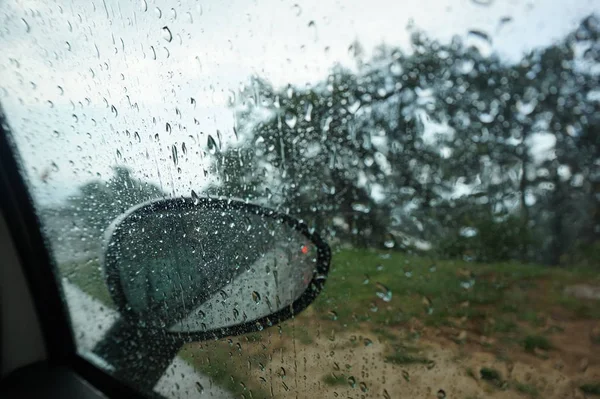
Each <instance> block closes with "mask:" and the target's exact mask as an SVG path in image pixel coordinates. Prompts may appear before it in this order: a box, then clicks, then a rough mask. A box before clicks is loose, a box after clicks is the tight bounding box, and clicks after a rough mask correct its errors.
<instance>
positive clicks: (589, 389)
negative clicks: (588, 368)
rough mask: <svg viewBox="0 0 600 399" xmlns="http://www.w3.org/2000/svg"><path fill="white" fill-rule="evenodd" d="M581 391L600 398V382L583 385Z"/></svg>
mask: <svg viewBox="0 0 600 399" xmlns="http://www.w3.org/2000/svg"><path fill="white" fill-rule="evenodd" d="M579 389H581V391H582V392H583V393H585V394H588V395H596V396H600V382H593V383H588V384H583V385H581V386H580V387H579Z"/></svg>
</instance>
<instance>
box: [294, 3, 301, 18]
mask: <svg viewBox="0 0 600 399" xmlns="http://www.w3.org/2000/svg"><path fill="white" fill-rule="evenodd" d="M292 8H293V9H294V14H296V16H297V17H298V16H300V14H302V7H300V5H298V4H294V6H293V7H292Z"/></svg>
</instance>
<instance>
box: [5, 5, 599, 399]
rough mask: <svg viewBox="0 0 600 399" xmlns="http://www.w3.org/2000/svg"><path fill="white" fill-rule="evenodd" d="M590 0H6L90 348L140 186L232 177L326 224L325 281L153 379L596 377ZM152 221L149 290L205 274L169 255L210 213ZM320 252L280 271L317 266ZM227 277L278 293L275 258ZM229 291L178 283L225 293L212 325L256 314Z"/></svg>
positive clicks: (434, 389) (551, 393) (338, 388)
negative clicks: (297, 308)
mask: <svg viewBox="0 0 600 399" xmlns="http://www.w3.org/2000/svg"><path fill="white" fill-rule="evenodd" d="M599 13H600V3H599V2H598V1H596V0H581V1H575V2H566V1H565V2H559V1H552V0H540V1H499V0H461V1H450V0H439V1H436V0H424V1H421V2H419V3H418V4H417V3H416V2H401V1H397V2H388V1H378V0H373V1H370V2H366V3H365V2H364V1H330V2H323V1H313V0H307V1H303V2H300V1H280V0H266V1H264V2H262V1H261V2H247V1H236V0H230V1H224V2H207V1H187V0H182V1H150V0H141V1H135V2H127V3H125V2H117V1H113V0H105V1H91V2H72V3H68V2H63V1H56V2H52V3H48V4H46V2H42V1H27V2H18V1H10V0H9V1H3V2H2V3H1V4H0V46H1V47H2V50H3V52H2V55H0V103H1V105H2V107H3V110H4V113H5V114H6V117H7V121H8V124H9V125H10V128H11V131H12V137H11V138H12V140H13V141H14V144H15V148H16V150H17V151H18V153H19V156H20V158H21V160H22V164H21V167H22V172H23V176H24V178H25V179H26V181H27V183H28V186H29V189H30V191H31V193H32V196H33V198H34V201H35V206H36V209H37V212H38V214H39V216H40V218H41V220H42V222H43V228H44V234H45V236H46V238H47V240H48V243H49V245H50V249H51V253H52V256H53V259H54V260H55V263H56V265H57V271H56V275H57V279H59V281H60V282H61V286H62V287H63V290H64V294H65V298H66V301H67V305H68V307H69V311H70V314H71V318H72V322H73V330H74V334H75V337H76V340H77V343H78V350H79V351H80V353H82V354H87V355H89V356H90V359H92V361H94V362H95V363H96V364H98V365H100V366H101V367H103V368H105V369H106V370H112V369H113V368H114V367H112V366H111V364H112V363H111V362H112V360H111V359H110V356H109V355H108V354H102V353H93V355H90V354H91V353H92V352H94V350H93V348H94V347H95V345H96V344H97V342H99V341H100V340H102V339H103V337H104V336H105V334H106V331H107V330H109V329H110V327H111V325H113V323H115V321H116V320H118V319H119V317H120V316H119V312H118V310H117V306H116V305H115V303H114V301H113V296H111V292H109V289H108V288H107V285H106V280H105V275H104V272H105V271H104V270H103V265H102V256H103V250H104V249H103V242H104V235H105V233H106V230H107V228H108V226H109V225H110V223H111V222H112V221H113V220H114V219H115V218H116V217H118V216H119V215H121V214H122V213H124V212H126V211H127V210H129V209H130V208H131V207H133V206H136V205H138V204H140V203H143V202H145V201H148V200H156V199H164V198H167V199H173V198H181V197H186V198H204V197H206V196H210V197H213V198H220V197H222V198H237V199H240V200H241V201H243V202H246V203H253V204H259V205H263V206H266V207H269V208H271V209H274V210H277V211H278V212H281V213H283V214H288V215H291V216H293V217H295V218H298V219H300V220H302V221H303V222H304V223H306V224H307V226H308V228H309V229H310V231H314V232H318V233H319V234H320V235H321V236H322V237H324V239H325V240H327V242H328V243H329V244H330V246H331V248H332V252H333V255H332V263H331V271H330V274H329V277H328V278H327V283H326V286H325V287H326V288H325V290H324V291H323V292H322V294H321V295H320V296H319V297H318V298H317V299H316V301H315V302H314V303H313V304H312V305H311V306H310V307H309V308H308V309H306V310H305V311H304V312H302V313H300V314H298V315H295V317H294V318H293V319H290V320H289V321H287V322H285V323H282V324H280V325H278V326H273V327H269V328H265V329H264V330H262V331H257V332H254V333H249V334H245V335H241V336H235V337H225V338H222V339H218V340H211V341H207V342H191V343H188V344H186V345H185V346H183V347H182V348H181V350H180V351H179V353H178V355H177V357H175V359H173V361H172V363H171V365H170V366H169V369H168V370H167V372H166V373H165V374H164V376H163V377H162V378H161V380H160V381H159V383H158V384H156V385H154V386H151V387H148V386H143V384H142V383H137V382H136V384H137V385H136V387H138V388H139V389H140V391H143V392H149V391H150V390H154V391H155V392H160V393H161V394H162V395H166V396H168V397H173V398H185V397H196V396H197V395H198V393H199V392H200V393H203V394H204V395H205V396H210V395H213V396H214V397H228V398H229V397H245V398H258V397H260V398H263V397H281V398H285V397H384V398H396V397H414V398H421V397H424V398H429V397H432V398H433V397H436V395H437V397H438V398H446V397H447V398H483V397H498V398H515V397H519V398H527V397H545V398H562V397H583V395H592V394H598V392H600V363H599V362H598V359H600V311H599V309H600V264H599V259H600V133H599V129H600V102H599V101H600V90H599V87H598V81H599V78H598V76H599V73H600V41H599V40H600V39H599V35H600V14H599ZM156 217H158V216H156ZM214 217H215V219H218V218H222V217H223V215H216V214H215V215H214ZM219 220H220V219H219ZM143 223H145V226H141V225H140V226H137V227H138V228H140V229H142V228H143V229H144V230H143V231H148V233H147V234H146V237H145V238H146V239H147V240H148V242H146V243H144V242H143V240H142V239H140V243H139V244H140V246H139V247H137V246H135V245H133V246H131V247H129V248H128V249H127V250H125V249H123V253H122V260H123V261H128V260H131V259H134V258H135V257H138V256H139V257H144V256H147V258H148V262H149V263H147V264H149V265H153V266H152V267H153V268H154V269H155V270H159V271H160V272H157V273H156V274H152V275H146V274H136V270H133V269H132V270H130V272H131V274H127V273H129V272H127V273H125V274H123V277H124V280H126V281H127V282H126V283H124V284H130V285H129V287H133V288H132V289H134V290H135V289H138V290H139V292H140V294H139V295H136V296H135V298H133V297H132V298H133V299H132V304H133V305H134V307H135V306H140V308H139V309H142V308H143V307H144V306H146V305H147V304H148V303H150V302H149V301H155V302H157V303H160V300H161V299H160V298H161V297H159V296H156V295H155V296H154V297H153V296H152V288H156V287H163V288H165V287H167V288H168V289H172V290H171V293H170V294H168V295H171V294H172V295H173V296H175V295H177V294H178V293H181V292H182V288H181V287H182V285H179V287H176V286H174V285H172V284H175V283H185V285H186V286H189V287H199V286H201V285H202V284H206V285H207V286H210V287H212V285H211V282H210V281H207V280H204V279H206V278H208V277H206V276H205V275H203V276H200V275H196V274H193V273H188V274H185V273H184V274H183V275H181V274H180V275H178V276H177V275H176V274H177V273H176V269H177V267H176V266H177V265H178V266H181V265H183V263H185V262H186V260H185V259H190V257H191V256H192V255H191V251H193V250H194V249H193V248H194V245H195V243H194V240H196V241H198V240H200V241H202V240H203V239H205V238H202V237H195V236H194V234H193V231H194V230H193V227H194V226H192V225H193V223H192V224H189V225H188V224H186V223H187V222H186V223H183V222H182V223H179V222H177V223H175V224H174V225H173V227H172V228H170V229H167V230H168V231H167V230H165V231H164V232H162V233H161V234H163V233H164V234H166V237H165V239H166V241H164V242H163V243H162V244H156V243H154V242H153V241H152V240H153V239H155V238H156V235H155V233H157V232H154V233H151V231H152V226H155V224H154V223H153V221H152V219H147V220H145V221H144V222H143ZM253 223H254V222H252V223H250V224H253ZM190 227H192V229H191V230H189V229H188V228H190ZM196 227H197V226H196ZM216 228H217V227H215V225H212V224H211V223H210V221H208V220H207V227H205V228H204V227H203V228H202V229H201V230H202V231H203V232H207V231H210V230H211V229H216ZM269 229H271V228H269ZM188 230H189V231H188ZM270 231H276V229H275V228H273V229H271V230H270ZM188 233H189V234H188ZM248 234H250V233H248ZM184 235H185V236H186V238H185V240H184V239H183V238H181V237H183V236H184ZM249 237H250V238H251V237H252V235H247V234H246V233H245V232H244V231H243V230H240V229H238V228H237V227H235V228H232V229H231V232H230V238H231V239H230V240H223V241H222V242H219V243H218V245H213V246H209V247H208V248H207V252H206V253H205V257H206V260H205V261H203V262H204V263H199V264H194V265H195V266H198V267H200V268H202V270H207V269H206V268H207V267H208V266H207V265H213V266H214V267H215V270H217V269H219V262H220V261H221V260H223V262H225V263H227V264H231V262H235V260H232V259H235V258H236V256H238V255H240V254H239V253H238V251H241V250H244V251H245V250H247V249H248V245H247V243H246V241H245V239H247V238H249ZM151 241H152V243H151ZM292 242H293V243H294V245H296V244H298V246H294V247H293V248H294V250H293V251H291V250H290V251H288V250H285V251H284V252H285V254H283V253H281V254H280V253H278V252H277V251H271V252H269V250H268V248H263V249H265V250H264V251H261V252H260V256H259V253H258V252H256V251H255V252H252V251H245V253H244V254H243V255H244V256H246V257H247V259H246V260H247V264H244V265H243V267H244V268H246V267H247V268H250V269H252V268H256V269H262V268H265V267H266V265H268V264H269V262H270V261H271V260H272V259H274V258H277V259H278V258H286V257H287V256H291V255H290V254H296V255H294V256H300V255H301V254H302V252H301V251H302V249H301V248H302V245H304V243H303V242H302V239H301V237H299V238H298V239H297V240H296V241H292ZM309 250H311V249H309ZM127 251H129V252H127ZM186 251H190V254H188V253H187V252H186ZM198 251H201V249H200V248H198ZM211 251H212V252H211ZM198 253H199V252H198ZM198 253H194V255H193V256H197V255H198ZM263 255H264V257H263ZM286 259H287V258H286ZM290 259H291V258H290ZM152 262H154V263H152ZM182 262H183V263H182ZM211 262H212V263H211ZM213 266H211V267H213ZM308 270H309V269H308V267H307V268H306V269H302V270H298V274H297V275H296V274H290V275H287V276H280V277H281V279H283V280H286V279H287V280H288V281H292V280H293V281H295V282H296V285H295V287H296V288H297V289H298V290H303V289H305V288H306V286H307V284H308V282H307V277H306V276H307V275H308V274H310V273H309V272H308ZM221 277H223V278H224V279H225V280H231V281H238V282H240V281H241V282H242V283H240V285H238V287H250V286H251V285H252V284H255V283H256V282H257V281H258V282H259V283H260V284H266V285H265V286H263V287H261V288H262V289H263V290H262V291H260V290H255V289H251V290H250V293H247V292H245V293H240V292H238V291H236V290H234V289H232V290H230V291H227V292H226V294H227V296H228V297H229V298H234V297H236V296H240V295H243V296H245V297H247V298H251V297H252V292H254V291H257V292H262V293H263V295H261V297H262V298H263V300H261V301H259V300H256V301H254V302H256V304H255V306H254V305H252V303H250V305H251V306H254V307H253V308H252V309H254V310H258V311H260V312H261V314H262V312H265V309H270V308H269V307H268V306H269V305H267V301H266V300H265V299H264V297H267V296H268V295H266V294H265V293H266V292H272V293H278V294H280V295H282V292H279V291H278V290H279V288H277V287H279V286H278V285H277V284H275V280H274V279H273V275H271V276H270V278H271V279H270V280H268V281H267V280H264V279H263V280H261V279H258V280H256V279H253V277H252V276H251V275H248V274H239V275H230V276H226V277H224V276H221V275H220V274H218V273H214V274H212V275H211V276H210V278H213V279H215V280H221ZM244 278H246V279H248V280H244ZM236 279H241V280H236ZM283 280H281V281H283ZM300 281H301V282H300ZM269 284H270V285H269ZM288 284H289V283H288ZM136 287H137V288H136ZM215 288H216V286H215ZM221 288H222V287H219V289H221ZM225 289H226V288H225ZM166 291H168V290H163V294H164V292H166ZM298 292H299V291H298ZM285 293H287V294H289V295H290V298H292V297H296V296H297V295H298V294H297V292H296V291H294V290H293V289H289V290H287V291H285ZM248 295H250V296H248ZM200 297H202V299H200ZM169 298H170V297H169ZM220 298H221V296H220V294H219V290H216V291H215V290H212V288H207V290H205V291H202V292H195V293H191V292H189V297H185V298H184V302H185V301H187V300H189V301H191V302H194V301H196V302H194V306H195V307H197V309H196V310H197V312H196V313H198V311H200V310H202V311H203V312H204V311H205V310H206V309H204V308H202V307H203V306H206V307H212V308H213V309H214V307H215V306H219V309H221V308H222V309H223V312H224V313H223V315H222V317H220V318H219V317H217V318H213V319H211V320H209V324H211V323H212V325H214V326H215V327H220V326H221V325H222V324H223V323H226V322H230V321H231V320H233V319H234V316H235V318H237V317H240V318H242V316H243V315H242V312H241V309H242V308H239V310H240V312H239V314H236V315H234V312H233V307H234V306H233V304H232V301H234V299H230V300H229V302H225V303H224V302H223V301H222V300H221V299H222V298H221V299H220ZM163 299H164V297H163ZM136 300H137V301H138V302H135V301H136ZM270 301H271V306H272V307H273V308H275V307H276V304H275V296H273V297H272V298H271V299H270ZM182 306H183V305H182ZM228 306H231V309H229V308H228ZM203 309H204V310H203ZM245 311H246V314H247V315H248V312H249V311H250V310H249V309H246V310H245ZM161 312H163V313H162V314H161V317H163V318H164V319H165V320H166V321H165V324H169V325H171V328H172V329H173V331H176V330H178V329H179V330H181V329H182V328H183V329H185V326H186V325H187V326H189V325H196V324H193V323H195V322H192V321H190V320H185V319H184V318H183V317H184V315H185V314H188V313H189V312H188V311H187V308H186V311H185V312H182V311H181V309H178V308H176V307H173V308H169V309H162V310H161ZM204 323H206V321H205V322H204ZM197 326H200V327H202V325H201V324H199V325H197ZM155 340H156V342H164V343H165V345H167V343H168V338H165V335H160V334H159V335H157V336H156V337H155ZM133 352H135V351H133ZM131 356H132V357H131V358H132V359H137V358H136V354H135V353H132V354H131ZM135 362H137V363H139V364H138V365H139V367H140V368H142V367H143V366H144V362H146V360H145V359H141V360H135V361H134V363H135ZM111 367H112V368H111ZM150 385H152V384H150Z"/></svg>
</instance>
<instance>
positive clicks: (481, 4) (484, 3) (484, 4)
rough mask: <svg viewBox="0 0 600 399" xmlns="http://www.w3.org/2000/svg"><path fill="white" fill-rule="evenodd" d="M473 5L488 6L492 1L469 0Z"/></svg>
mask: <svg viewBox="0 0 600 399" xmlns="http://www.w3.org/2000/svg"><path fill="white" fill-rule="evenodd" d="M471 1H472V2H473V4H477V5H478V6H489V5H491V4H492V3H493V2H494V0H471Z"/></svg>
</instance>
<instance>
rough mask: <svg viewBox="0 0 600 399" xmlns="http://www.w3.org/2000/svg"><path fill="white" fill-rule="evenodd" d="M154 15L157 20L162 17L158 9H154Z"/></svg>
mask: <svg viewBox="0 0 600 399" xmlns="http://www.w3.org/2000/svg"><path fill="white" fill-rule="evenodd" d="M154 13H155V14H156V16H157V17H158V18H160V17H162V11H161V10H160V8H158V7H156V8H155V9H154Z"/></svg>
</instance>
